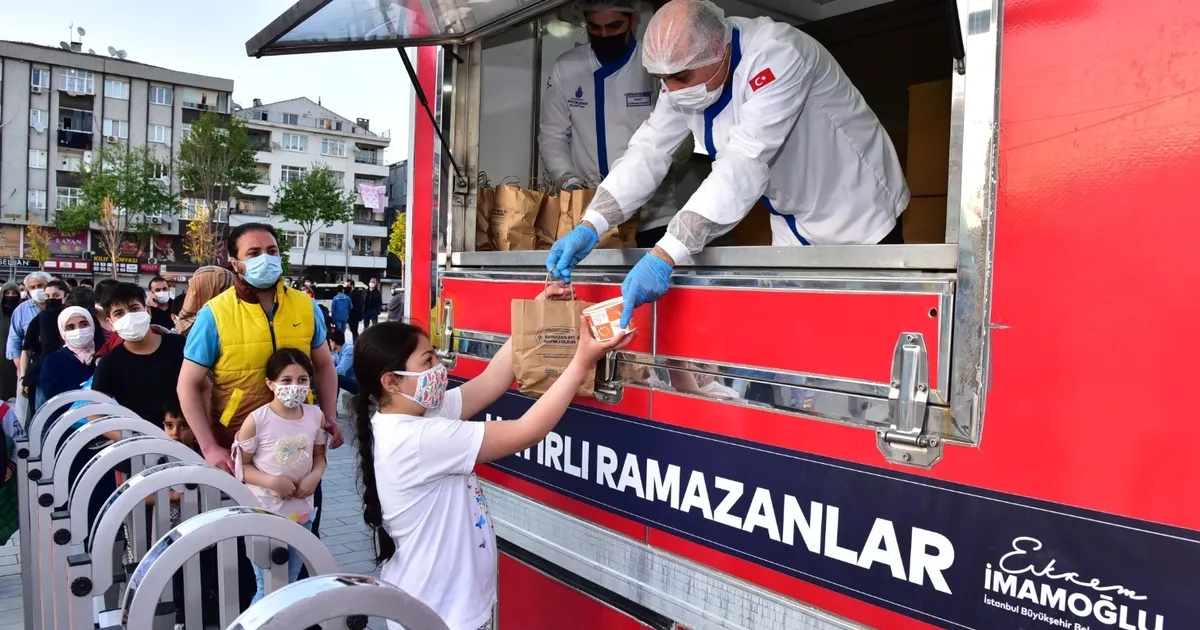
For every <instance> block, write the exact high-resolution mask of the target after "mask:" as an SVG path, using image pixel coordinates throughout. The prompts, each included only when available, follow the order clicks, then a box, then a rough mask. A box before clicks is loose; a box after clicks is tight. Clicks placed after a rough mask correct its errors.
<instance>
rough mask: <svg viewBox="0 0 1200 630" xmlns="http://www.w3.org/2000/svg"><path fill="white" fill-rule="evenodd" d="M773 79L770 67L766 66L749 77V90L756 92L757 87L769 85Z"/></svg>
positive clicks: (773, 75) (773, 74)
mask: <svg viewBox="0 0 1200 630" xmlns="http://www.w3.org/2000/svg"><path fill="white" fill-rule="evenodd" d="M774 81H775V73H774V72H771V69H770V68H767V69H766V70H763V71H762V72H759V73H758V74H756V75H754V76H753V77H751V78H750V90H751V91H752V92H757V91H758V90H759V89H761V88H764V87H766V86H768V85H770V84H771V83H772V82H774Z"/></svg>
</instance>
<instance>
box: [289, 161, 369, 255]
mask: <svg viewBox="0 0 1200 630" xmlns="http://www.w3.org/2000/svg"><path fill="white" fill-rule="evenodd" d="M276 193H277V194H276V201H275V204H274V205H272V206H271V212H273V213H275V214H277V215H279V216H280V217H283V219H284V220H286V221H290V222H292V223H295V224H296V225H298V226H300V231H302V232H303V233H304V253H303V255H302V256H301V258H300V265H301V266H305V267H306V266H308V248H309V246H310V245H311V244H312V236H313V234H316V233H317V231H318V230H321V229H322V228H325V227H328V226H330V225H332V224H334V223H340V222H344V221H350V220H351V219H352V218H353V217H354V193H350V192H347V191H346V190H345V189H344V188H342V186H341V184H339V183H338V181H337V180H335V179H334V177H333V171H331V170H330V169H329V167H328V166H326V165H324V164H314V165H313V167H312V168H311V169H309V170H307V171H305V172H304V174H302V175H301V176H300V177H298V178H296V179H293V180H291V181H290V182H288V183H287V184H286V185H284V186H280V187H279V188H278V189H276Z"/></svg>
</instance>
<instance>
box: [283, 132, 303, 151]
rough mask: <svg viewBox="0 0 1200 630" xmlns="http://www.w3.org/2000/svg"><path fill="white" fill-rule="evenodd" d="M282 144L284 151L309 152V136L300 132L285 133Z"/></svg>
mask: <svg viewBox="0 0 1200 630" xmlns="http://www.w3.org/2000/svg"><path fill="white" fill-rule="evenodd" d="M279 144H280V146H282V147H283V150H284V151H301V152H308V136H302V135H300V134H298V133H285V134H283V139H282V140H281V141H280V143H279Z"/></svg>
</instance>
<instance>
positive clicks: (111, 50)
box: [108, 46, 117, 57]
mask: <svg viewBox="0 0 1200 630" xmlns="http://www.w3.org/2000/svg"><path fill="white" fill-rule="evenodd" d="M108 54H109V55H110V56H113V57H116V56H117V49H116V48H113V47H112V46H109V47H108Z"/></svg>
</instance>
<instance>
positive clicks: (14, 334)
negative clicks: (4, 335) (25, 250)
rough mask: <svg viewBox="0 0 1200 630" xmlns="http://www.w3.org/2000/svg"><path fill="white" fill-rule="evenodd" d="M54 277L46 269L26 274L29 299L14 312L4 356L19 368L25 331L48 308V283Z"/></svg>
mask: <svg viewBox="0 0 1200 630" xmlns="http://www.w3.org/2000/svg"><path fill="white" fill-rule="evenodd" d="M50 280H52V278H51V277H50V274H48V273H46V272H45V271H35V272H33V273H31V274H29V275H27V276H25V283H24V286H25V293H26V295H28V296H29V299H28V300H26V301H24V302H22V303H21V304H20V306H18V307H17V308H16V309H15V310H14V311H13V314H12V318H11V320H10V323H9V328H8V343H7V345H5V348H4V357H5V358H6V359H8V360H9V361H12V362H13V364H14V365H16V366H17V369H18V370H20V366H21V346H23V345H24V344H25V331H26V330H28V329H29V322H31V321H33V318H34V317H36V316H37V314H38V313H40V312H42V310H44V309H45V308H46V285H47V284H49V283H50Z"/></svg>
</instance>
